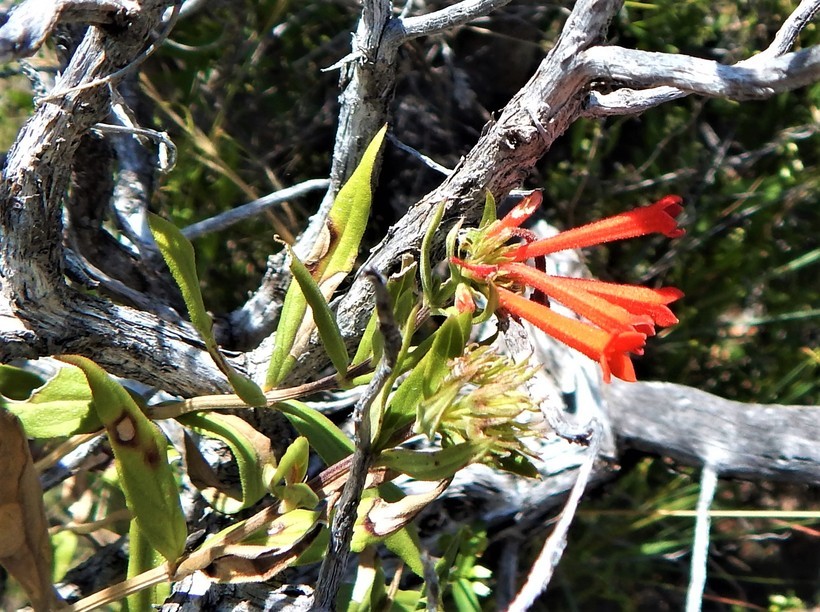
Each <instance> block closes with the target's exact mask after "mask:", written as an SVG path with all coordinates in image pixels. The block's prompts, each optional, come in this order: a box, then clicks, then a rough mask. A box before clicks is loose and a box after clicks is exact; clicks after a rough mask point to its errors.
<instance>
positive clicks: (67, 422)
mask: <svg viewBox="0 0 820 612" xmlns="http://www.w3.org/2000/svg"><path fill="white" fill-rule="evenodd" d="M0 404H2V405H5V406H6V408H8V409H9V410H10V411H11V412H13V413H14V414H15V415H17V417H18V418H19V419H20V422H21V423H22V424H23V429H25V430H26V435H27V436H29V437H31V438H55V437H59V436H73V435H75V434H80V433H92V432H95V431H99V430H100V429H102V423H101V422H100V419H99V417H98V416H97V412H96V411H95V410H94V407H93V405H92V397H91V389H90V388H89V386H88V380H86V377H85V374H83V372H82V370H79V369H77V368H75V367H72V366H66V367H64V368H60V369H59V370H58V371H57V373H56V374H55V375H54V376H53V377H52V378H50V379H49V380H48V381H46V383H45V384H44V385H43V386H41V387H40V388H38V389H35V390H34V391H33V392H32V393H31V396H30V397H29V398H28V399H26V400H24V401H5V400H4V399H3V398H2V397H0Z"/></svg>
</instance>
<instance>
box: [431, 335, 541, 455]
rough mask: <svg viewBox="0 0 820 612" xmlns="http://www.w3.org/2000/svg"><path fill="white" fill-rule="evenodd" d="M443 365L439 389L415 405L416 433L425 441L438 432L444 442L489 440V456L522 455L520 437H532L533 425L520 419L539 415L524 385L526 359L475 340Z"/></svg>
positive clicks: (527, 368)
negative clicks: (518, 359) (519, 359)
mask: <svg viewBox="0 0 820 612" xmlns="http://www.w3.org/2000/svg"><path fill="white" fill-rule="evenodd" d="M447 365H448V368H449V374H448V375H447V378H445V379H444V381H443V382H442V384H441V387H440V388H439V389H438V391H436V393H435V394H434V395H433V396H432V397H430V398H429V399H427V400H424V401H423V402H422V403H421V404H420V406H419V413H418V418H417V421H416V422H417V425H416V430H417V432H418V433H424V434H426V435H427V436H428V437H429V438H430V439H432V438H433V436H434V435H435V434H436V433H438V434H440V435H441V436H442V439H443V441H444V443H445V445H453V444H459V443H462V442H467V441H473V442H477V441H481V440H485V441H488V442H491V444H490V447H489V454H490V455H491V456H492V455H496V456H497V455H502V454H506V453H513V454H517V455H526V454H527V453H528V451H527V448H526V446H525V445H524V444H523V443H522V442H521V438H523V437H526V436H527V435H532V429H531V428H529V427H528V426H527V425H525V424H524V422H522V421H521V420H520V417H521V416H522V415H523V414H524V413H525V412H533V414H538V412H537V408H536V406H535V405H534V404H533V401H532V399H531V398H530V396H529V394H528V393H527V392H526V390H525V387H524V385H525V383H526V382H527V381H528V380H529V379H530V378H532V376H533V374H534V373H535V370H534V369H533V368H532V367H530V366H529V364H528V363H527V362H526V361H524V362H521V363H515V362H514V361H513V360H512V359H511V358H509V357H506V356H504V355H499V354H497V353H496V352H494V351H493V349H492V348H490V347H488V346H481V347H479V346H477V345H475V344H472V345H469V346H468V347H467V348H466V350H465V351H464V354H463V355H462V356H461V357H457V358H456V359H453V360H451V361H450V362H449V363H448V364H447ZM524 420H526V419H524Z"/></svg>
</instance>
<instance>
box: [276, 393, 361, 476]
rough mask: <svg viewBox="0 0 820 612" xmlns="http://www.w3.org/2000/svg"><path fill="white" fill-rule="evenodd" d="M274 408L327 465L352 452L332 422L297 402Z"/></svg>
mask: <svg viewBox="0 0 820 612" xmlns="http://www.w3.org/2000/svg"><path fill="white" fill-rule="evenodd" d="M276 407H277V408H278V409H279V410H280V411H281V412H282V414H284V415H285V416H286V417H287V418H288V420H289V421H290V423H291V425H293V426H294V427H295V428H296V431H298V432H299V434H300V435H302V436H305V437H306V438H307V439H308V441H309V442H310V446H311V448H312V449H313V450H315V451H316V452H317V453H318V454H319V457H321V458H322V461H324V462H325V463H326V464H327V465H333V464H334V463H337V462H339V461H341V460H342V459H344V458H345V457H347V456H348V455H350V454H351V453H352V452H353V442H351V441H350V438H348V437H347V436H346V435H344V433H343V432H342V430H341V429H339V428H338V426H336V424H335V423H333V421H331V420H330V419H329V418H327V417H326V416H325V415H323V414H322V413H321V412H319V411H317V410H314V409H313V408H311V407H310V406H307V405H306V404H303V403H302V402H299V401H297V400H288V401H286V402H281V403H279V404H277V405H276Z"/></svg>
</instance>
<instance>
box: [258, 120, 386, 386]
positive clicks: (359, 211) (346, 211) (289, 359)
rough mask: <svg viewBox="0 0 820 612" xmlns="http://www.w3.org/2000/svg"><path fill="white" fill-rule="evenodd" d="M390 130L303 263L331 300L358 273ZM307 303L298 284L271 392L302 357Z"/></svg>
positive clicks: (275, 358) (281, 329) (377, 139)
mask: <svg viewBox="0 0 820 612" xmlns="http://www.w3.org/2000/svg"><path fill="white" fill-rule="evenodd" d="M386 132H387V126H385V127H383V128H382V129H381V130H379V132H378V133H377V134H376V135H375V136H374V138H373V140H372V141H371V143H370V145H369V146H368V147H367V149H366V150H365V152H364V155H363V156H362V160H361V162H359V165H358V166H357V167H356V169H355V170H354V171H353V174H352V175H351V176H350V178H349V179H348V181H347V182H346V183H345V184H344V186H343V187H342V188H341V189H340V190H339V194H338V195H337V196H336V200H335V201H334V202H333V206H332V207H331V209H330V212H329V214H328V220H327V224H326V225H325V227H324V228H323V231H322V232H321V233H320V236H319V238H318V239H317V240H316V243H315V245H314V251H313V252H312V253H311V254H310V255H309V256H308V258H307V259H306V260H305V262H304V264H305V266H306V267H307V269H308V271H309V272H310V274H311V276H312V277H313V279H314V280H315V281H316V284H317V285H318V286H319V289H320V291H321V293H322V295H324V297H325V299H326V300H330V298H331V296H332V295H333V292H334V291H335V290H336V288H337V287H338V286H339V284H340V283H341V282H342V280H344V278H345V277H346V276H347V275H348V274H349V273H350V271H351V270H352V269H353V264H354V263H355V261H356V256H357V255H358V253H359V243H360V242H361V240H362V236H363V235H364V230H365V227H366V226H367V219H368V217H369V216H370V203H371V199H372V181H373V179H374V178H375V177H374V176H373V170H374V167H375V165H376V162H377V160H378V157H379V153H380V152H381V147H382V145H383V143H384V136H385V134H386ZM306 311H307V301H306V300H305V296H304V294H303V293H302V290H301V287H300V286H299V283H291V285H290V287H289V288H288V292H287V294H286V296H285V303H284V304H283V306H282V312H281V314H280V318H279V326H278V327H277V328H276V338H275V340H274V349H273V354H272V355H271V361H270V364H269V366H268V375H267V379H266V381H265V386H266V388H268V389H271V388H273V387H275V386H276V385H278V384H279V383H281V382H282V380H284V378H285V376H287V374H288V372H290V370H291V369H292V368H293V365H294V364H295V363H296V359H297V358H298V357H299V356H300V355H301V354H302V352H303V351H304V349H305V347H306V346H307V343H308V341H309V339H310V334H311V332H312V331H313V329H314V328H315V327H314V324H313V320H312V318H311V317H305V314H306Z"/></svg>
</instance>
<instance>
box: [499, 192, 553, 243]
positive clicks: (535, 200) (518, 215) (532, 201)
mask: <svg viewBox="0 0 820 612" xmlns="http://www.w3.org/2000/svg"><path fill="white" fill-rule="evenodd" d="M542 199H543V196H542V195H541V192H540V191H533V192H531V193H528V194H527V195H525V196H524V198H523V199H522V200H521V201H520V202H519V203H518V204H516V205H515V206H514V207H513V208H512V210H510V212H508V213H507V214H506V215H504V217H503V218H502V219H499V220H498V221H496V222H495V223H493V224H492V225H491V226H490V227H489V228H488V230H487V235H488V236H498V235H499V234H501V232H502V231H504V230H505V229H511V228H514V227H519V226H520V225H521V224H522V223H524V221H526V220H527V219H529V218H530V216H531V215H532V213H534V212H535V211H536V210H538V207H539V206H541V201H542Z"/></svg>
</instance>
